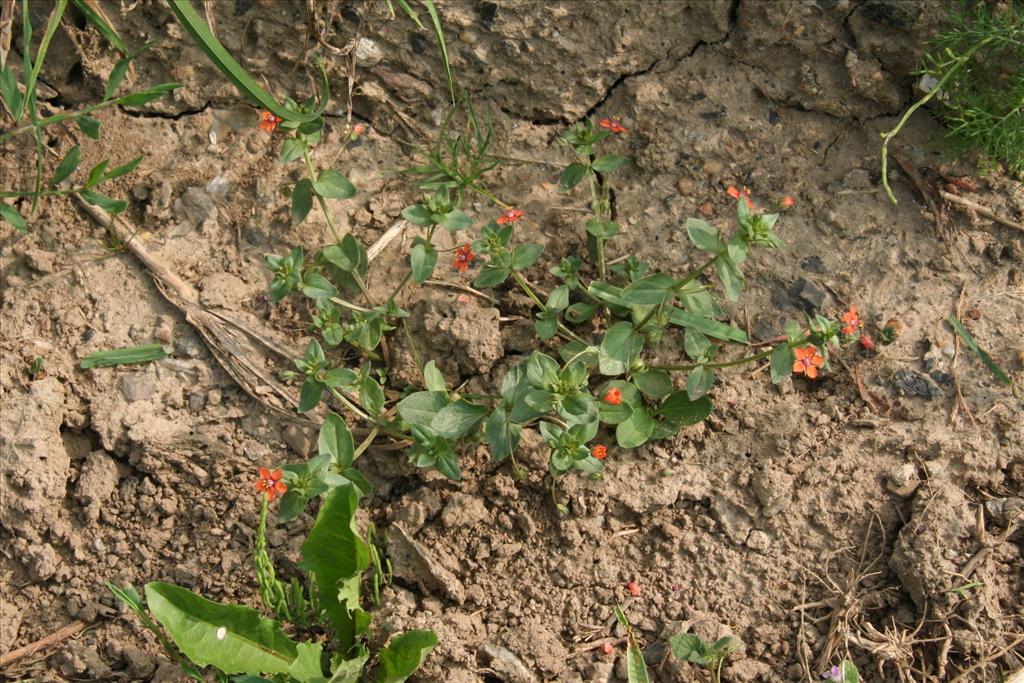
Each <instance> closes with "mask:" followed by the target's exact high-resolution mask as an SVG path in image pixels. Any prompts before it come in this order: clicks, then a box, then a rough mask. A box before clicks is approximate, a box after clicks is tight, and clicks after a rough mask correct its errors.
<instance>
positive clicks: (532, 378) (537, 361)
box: [526, 351, 560, 389]
mask: <svg viewBox="0 0 1024 683" xmlns="http://www.w3.org/2000/svg"><path fill="white" fill-rule="evenodd" d="M559 369H560V368H559V366H558V362H557V361H556V360H555V359H554V358H552V357H551V356H548V355H546V354H543V353H541V352H540V351H534V352H533V353H531V354H530V358H529V359H528V360H527V361H526V379H527V380H528V381H529V382H530V386H532V387H534V388H536V389H548V388H550V387H552V386H554V384H555V383H556V382H558V371H559Z"/></svg>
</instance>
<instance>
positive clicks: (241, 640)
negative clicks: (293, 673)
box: [146, 581, 298, 676]
mask: <svg viewBox="0 0 1024 683" xmlns="http://www.w3.org/2000/svg"><path fill="white" fill-rule="evenodd" d="M146 603H147V604H148V606H149V610H150V612H152V614H153V616H154V617H155V618H156V620H157V621H158V622H160V624H161V625H162V626H163V627H164V628H165V629H167V632H168V633H169V634H170V636H171V638H172V639H173V640H174V643H175V644H176V645H177V646H178V648H179V649H180V650H181V652H182V654H184V655H185V656H186V657H188V658H189V659H190V660H191V661H192V662H194V663H195V664H197V665H198V666H208V665H213V666H216V667H217V668H218V669H220V670H221V671H223V672H225V673H227V674H235V673H245V674H250V675H253V676H256V675H259V674H262V673H280V674H283V673H288V670H289V668H290V667H291V663H292V661H294V659H295V658H296V656H297V655H298V650H297V646H296V643H295V642H294V641H292V640H291V639H290V638H288V636H286V635H285V634H284V632H283V631H282V630H281V627H280V626H278V624H277V622H275V621H271V620H270V619H264V618H263V617H261V616H260V615H259V613H258V612H257V611H256V610H254V609H251V608H249V607H243V606H241V605H223V604H220V603H216V602H212V601H210V600H207V599H205V598H203V597H200V596H198V595H196V594H195V593H193V592H192V591H190V590H186V589H184V588H180V587H178V586H174V585H171V584H167V583H160V582H155V581H154V582H152V583H148V584H146Z"/></svg>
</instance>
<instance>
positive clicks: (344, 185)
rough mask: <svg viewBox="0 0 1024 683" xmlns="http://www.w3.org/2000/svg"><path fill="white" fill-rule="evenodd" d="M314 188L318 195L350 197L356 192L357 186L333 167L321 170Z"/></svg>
mask: <svg viewBox="0 0 1024 683" xmlns="http://www.w3.org/2000/svg"><path fill="white" fill-rule="evenodd" d="M313 189H314V190H315V191H316V193H317V194H318V195H320V196H321V197H327V198H328V199H348V198H349V197H352V196H353V195H355V193H356V186H355V185H353V184H352V183H350V182H349V180H348V178H346V177H345V176H343V175H341V174H340V173H338V172H337V171H335V170H334V169H333V168H325V169H324V170H322V171H320V175H319V176H318V177H317V179H316V183H315V184H314V186H313Z"/></svg>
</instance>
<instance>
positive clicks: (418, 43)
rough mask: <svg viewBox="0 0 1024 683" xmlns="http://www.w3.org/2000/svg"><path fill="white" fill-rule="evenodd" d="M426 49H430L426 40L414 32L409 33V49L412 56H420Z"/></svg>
mask: <svg viewBox="0 0 1024 683" xmlns="http://www.w3.org/2000/svg"><path fill="white" fill-rule="evenodd" d="M428 47H430V43H429V42H427V39H426V38H424V37H423V36H421V35H420V34H418V33H416V32H410V33H409V48H410V49H412V51H413V54H417V55H418V54H422V53H423V51H424V50H426V49H427V48H428Z"/></svg>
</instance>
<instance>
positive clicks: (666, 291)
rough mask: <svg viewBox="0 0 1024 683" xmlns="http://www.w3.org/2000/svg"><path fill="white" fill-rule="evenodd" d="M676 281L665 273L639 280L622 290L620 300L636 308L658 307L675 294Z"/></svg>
mask: <svg viewBox="0 0 1024 683" xmlns="http://www.w3.org/2000/svg"><path fill="white" fill-rule="evenodd" d="M675 285H676V281H675V280H674V279H673V278H672V277H671V276H670V275H666V274H665V273H655V274H654V275H648V276H647V277H643V278H640V279H639V280H637V281H636V282H633V283H631V284H630V285H628V286H627V287H626V288H625V289H623V290H622V298H623V299H625V300H626V301H627V302H629V303H631V304H635V305H638V306H658V305H660V304H661V303H663V302H664V301H666V300H668V299H670V298H672V296H673V295H674V294H675V292H674V287H675Z"/></svg>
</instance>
